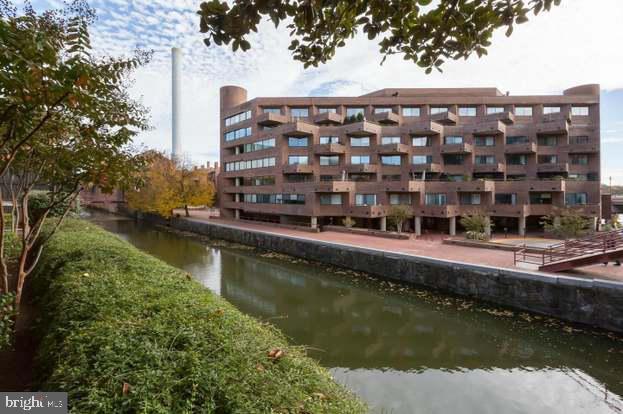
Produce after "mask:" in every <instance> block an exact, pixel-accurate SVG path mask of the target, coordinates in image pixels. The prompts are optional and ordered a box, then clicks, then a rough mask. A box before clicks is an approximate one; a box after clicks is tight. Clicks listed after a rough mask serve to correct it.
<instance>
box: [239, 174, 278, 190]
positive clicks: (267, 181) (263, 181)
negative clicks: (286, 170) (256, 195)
mask: <svg viewBox="0 0 623 414" xmlns="http://www.w3.org/2000/svg"><path fill="white" fill-rule="evenodd" d="M273 184H275V177H274V176H272V175H266V176H260V177H250V178H243V180H242V185H248V186H253V187H255V186H259V185H273Z"/></svg>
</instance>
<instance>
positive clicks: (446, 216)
mask: <svg viewBox="0 0 623 414" xmlns="http://www.w3.org/2000/svg"><path fill="white" fill-rule="evenodd" d="M220 95H221V96H220V107H221V108H220V110H221V165H222V171H221V174H220V177H219V186H218V192H219V201H220V208H221V214H222V215H223V216H224V217H232V218H240V219H250V220H261V221H269V222H281V223H296V224H305V225H309V226H312V227H316V226H318V225H323V224H330V223H332V224H340V223H342V221H343V219H344V218H345V217H350V218H352V219H354V220H355V221H356V222H357V226H362V227H369V228H376V229H381V230H385V229H386V226H387V214H388V211H389V209H390V208H391V206H392V205H397V204H401V205H406V206H408V207H409V208H410V209H411V210H412V212H413V215H414V219H413V220H411V221H410V223H409V227H410V230H411V231H415V232H416V233H418V234H419V233H420V232H421V231H422V229H428V228H431V229H436V230H440V231H447V232H449V233H450V234H454V233H455V232H456V227H457V221H458V220H457V218H459V217H460V216H461V215H464V214H468V213H470V212H474V211H479V212H482V213H485V214H487V215H489V216H490V217H491V218H492V221H493V222H494V224H495V226H496V227H495V228H496V229H498V230H501V229H502V228H507V229H509V231H516V232H518V233H519V234H525V231H526V228H528V229H537V228H539V226H540V223H539V222H540V221H541V217H542V216H544V215H546V214H549V213H552V212H556V211H558V209H560V208H572V209H577V210H578V211H579V212H580V213H581V214H583V215H585V216H587V217H591V218H593V219H594V222H595V224H597V220H598V219H599V218H600V214H601V213H600V202H601V200H600V153H599V150H600V135H599V85H584V86H578V87H574V88H571V89H567V90H565V91H564V92H563V94H562V95H553V96H510V95H509V94H503V93H501V92H500V91H499V90H497V89H496V88H460V89H459V88H457V89H454V88H452V89H450V88H447V89H446V88H443V89H419V88H418V89H382V90H379V91H376V92H372V93H370V94H367V95H363V96H359V97H308V98H283V97H281V98H255V99H252V100H247V92H246V90H245V89H243V88H240V87H237V86H224V87H223V88H221V91H220Z"/></svg>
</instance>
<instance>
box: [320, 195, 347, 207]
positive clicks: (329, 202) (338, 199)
mask: <svg viewBox="0 0 623 414" xmlns="http://www.w3.org/2000/svg"><path fill="white" fill-rule="evenodd" d="M320 205H321V206H339V205H342V194H321V195H320Z"/></svg>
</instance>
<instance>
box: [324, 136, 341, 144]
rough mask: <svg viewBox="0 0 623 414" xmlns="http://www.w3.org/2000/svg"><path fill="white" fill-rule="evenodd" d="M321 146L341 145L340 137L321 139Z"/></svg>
mask: <svg viewBox="0 0 623 414" xmlns="http://www.w3.org/2000/svg"><path fill="white" fill-rule="evenodd" d="M320 143H321V144H339V143H340V137H320Z"/></svg>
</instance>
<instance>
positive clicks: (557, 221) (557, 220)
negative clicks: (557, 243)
mask: <svg viewBox="0 0 623 414" xmlns="http://www.w3.org/2000/svg"><path fill="white" fill-rule="evenodd" d="M541 225H542V226H543V229H544V230H545V231H546V232H548V233H551V234H553V235H554V236H556V237H560V238H563V239H573V238H578V237H582V236H585V235H587V234H589V233H590V232H591V231H592V229H591V220H590V219H588V218H586V217H583V216H582V215H580V214H579V213H578V212H577V211H575V210H572V209H568V208H567V209H561V210H557V211H555V212H553V213H552V214H549V215H547V216H544V217H542V218H541Z"/></svg>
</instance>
